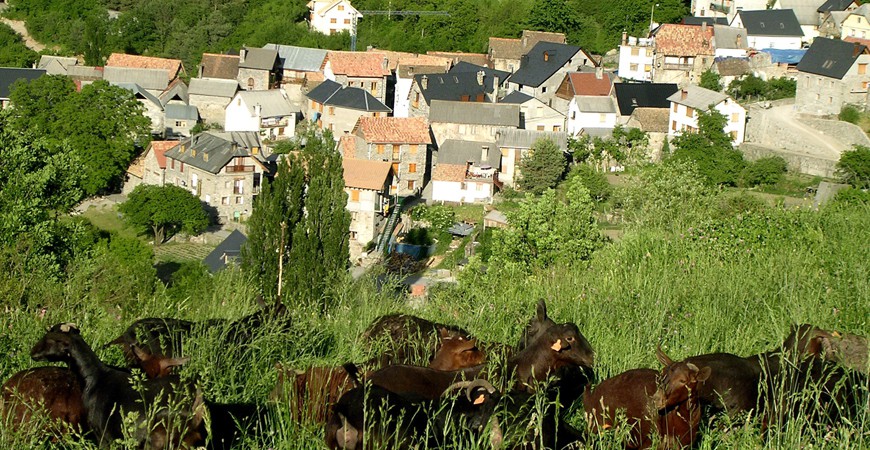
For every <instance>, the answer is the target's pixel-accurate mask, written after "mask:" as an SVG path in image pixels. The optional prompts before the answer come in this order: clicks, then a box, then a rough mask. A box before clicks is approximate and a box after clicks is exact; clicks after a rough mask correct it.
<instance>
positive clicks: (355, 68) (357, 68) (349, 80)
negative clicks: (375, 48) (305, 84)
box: [323, 52, 391, 104]
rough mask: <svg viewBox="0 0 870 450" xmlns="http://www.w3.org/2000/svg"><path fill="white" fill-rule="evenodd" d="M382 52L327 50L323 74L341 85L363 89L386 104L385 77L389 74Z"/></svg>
mask: <svg viewBox="0 0 870 450" xmlns="http://www.w3.org/2000/svg"><path fill="white" fill-rule="evenodd" d="M387 64H388V61H387V58H386V56H385V55H384V54H383V53H374V52H328V53H327V54H326V59H325V60H324V62H323V76H324V77H325V78H326V79H327V80H332V81H335V82H336V83H338V84H341V85H342V86H348V87H358V88H360V89H365V90H366V91H368V93H369V94H371V95H372V96H373V97H374V98H376V99H378V101H379V102H381V103H383V104H387V77H388V76H390V75H391V73H390V70H389V67H388V66H387Z"/></svg>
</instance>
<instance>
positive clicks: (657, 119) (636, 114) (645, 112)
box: [629, 108, 671, 133]
mask: <svg viewBox="0 0 870 450" xmlns="http://www.w3.org/2000/svg"><path fill="white" fill-rule="evenodd" d="M670 114H671V112H670V111H669V110H668V109H667V108H635V109H634V111H632V113H631V118H630V119H629V123H631V122H633V121H636V122H637V123H638V124H639V125H640V129H641V130H643V131H646V132H649V133H667V132H668V121H669V120H670Z"/></svg>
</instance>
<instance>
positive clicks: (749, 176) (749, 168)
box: [740, 156, 788, 186]
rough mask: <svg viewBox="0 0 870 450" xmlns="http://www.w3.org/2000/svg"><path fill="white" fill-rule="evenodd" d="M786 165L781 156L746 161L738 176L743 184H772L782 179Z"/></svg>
mask: <svg viewBox="0 0 870 450" xmlns="http://www.w3.org/2000/svg"><path fill="white" fill-rule="evenodd" d="M787 167H788V164H786V161H785V159H783V157H782V156H770V157H767V158H761V159H759V160H758V161H754V162H751V163H748V164H747V165H746V168H745V169H743V173H742V174H741V176H740V178H741V180H742V183H743V185H744V186H758V185H772V184H776V183H779V182H780V181H782V178H783V176H784V175H785V171H786V169H787Z"/></svg>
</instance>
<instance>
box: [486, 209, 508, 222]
mask: <svg viewBox="0 0 870 450" xmlns="http://www.w3.org/2000/svg"><path fill="white" fill-rule="evenodd" d="M483 220H491V221H493V222H498V223H508V218H507V216H506V215H504V213H503V212H501V211H499V210H497V209H493V210H492V211H490V212H488V213H486V215H485V216H483Z"/></svg>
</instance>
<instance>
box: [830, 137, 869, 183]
mask: <svg viewBox="0 0 870 450" xmlns="http://www.w3.org/2000/svg"><path fill="white" fill-rule="evenodd" d="M837 174H838V175H840V178H841V179H842V180H843V182H844V183H848V184H850V185H852V186H853V187H855V188H857V189H867V188H870V147H865V146H863V145H855V146H853V147H852V150H849V151H845V152H843V154H842V155H840V161H839V162H837Z"/></svg>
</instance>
